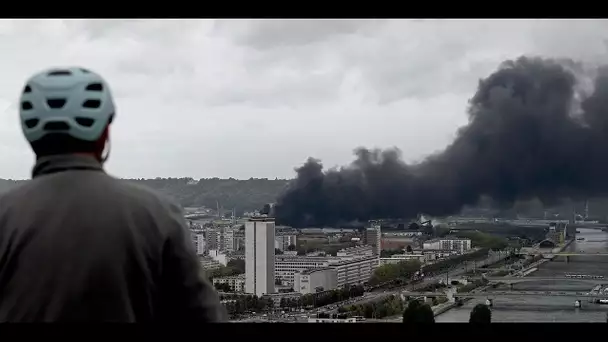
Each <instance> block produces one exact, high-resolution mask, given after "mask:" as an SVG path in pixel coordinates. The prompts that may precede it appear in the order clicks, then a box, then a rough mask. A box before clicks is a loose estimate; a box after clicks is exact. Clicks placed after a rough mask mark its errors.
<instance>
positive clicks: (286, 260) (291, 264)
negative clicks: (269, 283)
mask: <svg viewBox="0 0 608 342" xmlns="http://www.w3.org/2000/svg"><path fill="white" fill-rule="evenodd" d="M330 259H331V257H305V256H293V255H277V256H276V257H275V276H276V278H277V279H278V280H280V281H281V282H283V283H285V284H288V285H293V284H294V281H295V274H296V273H299V272H302V271H305V270H308V269H312V268H320V267H327V266H329V261H330Z"/></svg>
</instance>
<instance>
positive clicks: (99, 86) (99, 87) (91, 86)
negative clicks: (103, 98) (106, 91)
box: [86, 83, 103, 91]
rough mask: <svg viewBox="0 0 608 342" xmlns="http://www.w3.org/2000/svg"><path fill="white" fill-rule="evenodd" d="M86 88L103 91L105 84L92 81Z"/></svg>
mask: <svg viewBox="0 0 608 342" xmlns="http://www.w3.org/2000/svg"><path fill="white" fill-rule="evenodd" d="M86 90H89V91H103V85H102V84H101V83H91V84H89V85H88V86H87V88H86Z"/></svg>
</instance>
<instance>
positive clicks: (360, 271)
mask: <svg viewBox="0 0 608 342" xmlns="http://www.w3.org/2000/svg"><path fill="white" fill-rule="evenodd" d="M331 266H332V267H335V268H336V274H337V282H336V285H337V287H342V286H344V285H347V284H348V285H357V284H363V283H365V282H367V281H368V280H369V279H370V278H371V276H372V274H373V273H374V270H375V269H376V268H377V267H378V266H379V258H378V256H376V255H374V256H362V257H354V258H352V259H349V260H342V261H339V262H337V263H333V264H332V265H331Z"/></svg>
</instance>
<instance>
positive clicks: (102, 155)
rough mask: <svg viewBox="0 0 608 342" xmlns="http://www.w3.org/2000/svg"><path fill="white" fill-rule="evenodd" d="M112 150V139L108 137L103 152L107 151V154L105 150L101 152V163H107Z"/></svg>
mask: <svg viewBox="0 0 608 342" xmlns="http://www.w3.org/2000/svg"><path fill="white" fill-rule="evenodd" d="M111 150H112V144H111V143H110V139H109V138H106V146H105V148H104V149H103V152H105V155H104V153H103V152H101V163H102V164H103V163H105V162H106V161H107V160H108V158H109V157H110V151H111Z"/></svg>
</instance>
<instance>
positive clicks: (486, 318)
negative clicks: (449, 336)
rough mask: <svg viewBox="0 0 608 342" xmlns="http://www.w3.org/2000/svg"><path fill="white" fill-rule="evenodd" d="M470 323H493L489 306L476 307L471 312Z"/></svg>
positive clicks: (479, 305)
mask: <svg viewBox="0 0 608 342" xmlns="http://www.w3.org/2000/svg"><path fill="white" fill-rule="evenodd" d="M469 323H492V311H491V310H490V308H488V306H487V305H484V304H477V305H475V307H474V308H473V310H471V316H470V317H469Z"/></svg>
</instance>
